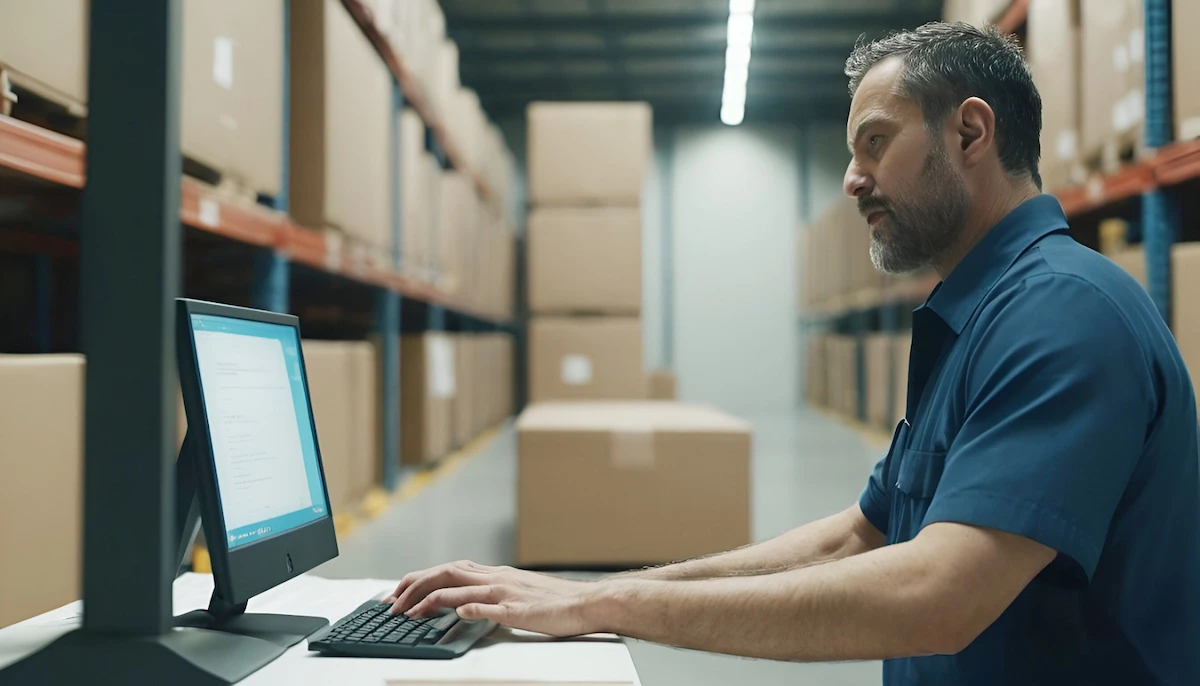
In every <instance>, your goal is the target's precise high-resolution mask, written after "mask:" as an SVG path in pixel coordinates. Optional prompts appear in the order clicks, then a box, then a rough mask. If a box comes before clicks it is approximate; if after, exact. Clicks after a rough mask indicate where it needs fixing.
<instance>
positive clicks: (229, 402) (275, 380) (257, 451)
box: [196, 331, 312, 531]
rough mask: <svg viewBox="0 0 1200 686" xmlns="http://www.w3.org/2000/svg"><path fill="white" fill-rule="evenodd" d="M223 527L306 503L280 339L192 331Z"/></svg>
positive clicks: (245, 523)
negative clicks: (214, 462)
mask: <svg viewBox="0 0 1200 686" xmlns="http://www.w3.org/2000/svg"><path fill="white" fill-rule="evenodd" d="M196 358H197V362H198V365H199V367H200V382H201V384H202V386H203V389H204V404H205V406H206V409H207V411H208V422H209V433H210V434H211V435H212V443H213V456H214V458H215V460H216V466H217V486H218V488H219V490H220V494H221V510H222V512H223V513H224V514H225V527H226V529H228V530H230V531H232V530H233V529H237V528H240V527H243V526H248V525H251V524H256V523H258V522H261V521H264V520H267V519H271V518H272V517H278V516H280V515H285V514H288V513H289V512H295V511H296V510H302V509H305V508H308V507H312V495H311V493H310V491H309V488H308V475H307V473H306V472H305V468H304V452H303V449H302V448H301V445H300V430H299V426H298V424H297V423H296V409H295V404H294V401H293V398H292V386H291V384H290V383H289V380H288V370H287V361H286V359H285V358H284V354H283V344H282V343H281V342H280V341H278V340H275V339H272V338H260V337H257V336H243V335H240V334H232V333H226V332H221V331H196Z"/></svg>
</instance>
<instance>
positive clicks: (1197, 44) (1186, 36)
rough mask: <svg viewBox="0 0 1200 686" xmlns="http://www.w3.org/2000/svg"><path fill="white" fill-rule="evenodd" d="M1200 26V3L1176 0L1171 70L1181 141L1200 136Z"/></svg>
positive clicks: (1173, 4) (1172, 7)
mask: <svg viewBox="0 0 1200 686" xmlns="http://www.w3.org/2000/svg"><path fill="white" fill-rule="evenodd" d="M1197 26H1200V2H1196V0H1173V1H1172V2H1171V52H1172V65H1173V67H1174V68H1173V69H1172V70H1171V78H1172V86H1173V92H1172V96H1173V97H1174V99H1175V137H1176V138H1177V139H1178V140H1181V141H1184V140H1191V139H1193V138H1200V83H1197V82H1196V72H1197V70H1200V41H1197V40H1196V35H1195V34H1196V27H1197Z"/></svg>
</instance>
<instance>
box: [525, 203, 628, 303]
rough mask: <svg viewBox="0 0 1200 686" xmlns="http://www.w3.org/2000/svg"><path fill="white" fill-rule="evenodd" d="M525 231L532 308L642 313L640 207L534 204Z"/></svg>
mask: <svg viewBox="0 0 1200 686" xmlns="http://www.w3.org/2000/svg"><path fill="white" fill-rule="evenodd" d="M527 234H528V237H527V241H528V244H529V248H528V250H529V309H530V311H531V312H533V313H534V314H539V315H541V314H572V313H590V314H638V313H640V312H641V309H642V220H641V213H640V211H639V209H638V208H636V207H587V208H583V207H570V208H568V207H541V208H535V209H534V210H533V211H532V212H530V214H529V218H528V228H527Z"/></svg>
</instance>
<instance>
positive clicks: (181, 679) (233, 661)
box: [0, 628, 287, 686]
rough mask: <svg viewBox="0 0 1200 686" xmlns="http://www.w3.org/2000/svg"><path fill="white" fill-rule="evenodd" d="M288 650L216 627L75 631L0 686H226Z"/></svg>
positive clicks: (11, 670)
mask: <svg viewBox="0 0 1200 686" xmlns="http://www.w3.org/2000/svg"><path fill="white" fill-rule="evenodd" d="M285 650H287V648H286V647H284V646H281V645H279V644H278V643H276V642H273V641H270V640H264V639H262V638H256V637H254V636H246V635H239V634H234V633H228V632H224V631H214V630H212V629H197V628H177V629H172V630H170V631H167V632H166V633H164V634H161V635H158V636H121V635H113V634H98V633H94V632H87V631H83V630H79V631H73V632H71V633H69V634H66V635H65V636H63V637H62V638H60V639H58V640H57V641H55V642H53V643H51V644H50V645H48V646H46V647H45V648H43V649H41V650H39V651H38V652H36V653H34V654H33V655H30V656H29V657H27V658H25V659H24V660H22V661H20V662H17V663H16V664H13V665H12V666H10V667H8V668H6V669H3V670H0V686H9V685H10V684H11V685H12V686H17V685H18V684H21V685H26V684H39V686H58V685H59V684H62V685H64V686H66V685H67V684H87V683H100V682H103V683H109V684H170V685H171V686H227V685H228V684H236V683H238V682H239V681H241V680H242V679H245V678H246V677H248V676H250V675H251V674H253V673H254V672H256V671H258V670H259V669H261V668H262V667H265V666H266V665H268V664H270V663H271V662H272V661H273V660H275V659H276V658H278V657H279V656H280V655H282V654H283V653H284V651H285Z"/></svg>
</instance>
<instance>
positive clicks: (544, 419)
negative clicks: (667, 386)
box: [516, 402, 751, 568]
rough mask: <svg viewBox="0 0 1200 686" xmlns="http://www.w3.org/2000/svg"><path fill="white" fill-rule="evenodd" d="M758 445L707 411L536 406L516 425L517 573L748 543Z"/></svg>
mask: <svg viewBox="0 0 1200 686" xmlns="http://www.w3.org/2000/svg"><path fill="white" fill-rule="evenodd" d="M750 434H751V429H750V425H749V424H748V423H746V422H744V421H742V420H739V419H735V418H733V417H731V416H729V415H727V414H724V413H722V412H719V411H717V410H714V409H710V408H707V407H701V406H691V405H681V404H676V403H649V402H641V403H560V404H547V405H534V406H531V407H529V408H528V409H526V410H525V412H523V413H522V414H521V417H520V419H519V420H518V422H517V436H518V438H517V441H518V460H519V465H518V470H517V474H518V486H517V555H516V557H517V563H518V564H520V565H524V566H542V567H544V566H564V565H565V566H571V567H585V568H587V567H595V566H619V567H624V568H627V567H630V566H637V565H643V564H657V563H663V562H670V561H673V560H683V559H687V558H691V557H696V556H699V555H705V554H709V553H715V552H719V551H723V550H731V549H733V548H737V547H740V546H743V545H746V544H748V543H750V540H751V539H750V441H751V438H750Z"/></svg>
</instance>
